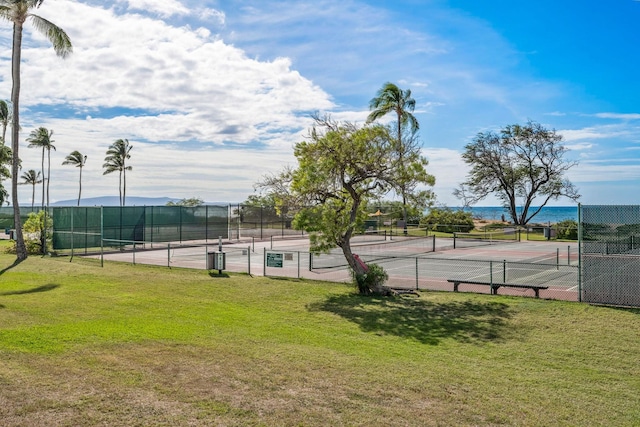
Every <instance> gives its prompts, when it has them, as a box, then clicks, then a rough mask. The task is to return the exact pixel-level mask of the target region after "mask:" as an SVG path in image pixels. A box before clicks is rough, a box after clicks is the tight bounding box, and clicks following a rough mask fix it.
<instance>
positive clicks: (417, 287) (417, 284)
mask: <svg viewBox="0 0 640 427" xmlns="http://www.w3.org/2000/svg"><path fill="white" fill-rule="evenodd" d="M418 289H420V285H419V282H418V257H416V291H417V290H418Z"/></svg>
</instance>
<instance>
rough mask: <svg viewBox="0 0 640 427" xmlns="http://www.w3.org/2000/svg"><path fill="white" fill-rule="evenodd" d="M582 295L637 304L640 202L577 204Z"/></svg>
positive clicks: (587, 298)
mask: <svg viewBox="0 0 640 427" xmlns="http://www.w3.org/2000/svg"><path fill="white" fill-rule="evenodd" d="M579 216H580V226H581V233H580V257H581V266H582V270H581V272H582V280H581V283H582V289H581V290H582V292H581V299H582V301H585V302H590V303H597V304H609V305H621V306H633V307H640V206H637V205H635V206H634V205H627V206H606V205H598V206H595V205H592V206H580V210H579Z"/></svg>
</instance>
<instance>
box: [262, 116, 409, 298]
mask: <svg viewBox="0 0 640 427" xmlns="http://www.w3.org/2000/svg"><path fill="white" fill-rule="evenodd" d="M315 119H316V123H315V126H314V127H313V128H312V129H311V131H310V135H309V137H308V138H307V140H306V141H303V142H299V143H297V144H296V145H295V148H294V154H295V156H296V158H297V160H298V168H297V169H285V170H284V171H283V172H282V173H281V174H280V175H277V176H272V177H269V178H266V179H265V181H263V183H261V185H260V186H261V187H263V188H267V189H268V190H270V191H271V192H273V193H276V194H278V196H277V197H275V198H276V199H278V200H283V201H287V204H289V205H291V204H292V203H295V204H296V206H297V213H296V215H295V217H294V220H293V226H294V227H295V228H297V229H303V230H305V231H307V232H308V233H309V238H310V242H311V250H312V251H313V252H326V251H329V250H330V249H332V248H334V247H339V248H341V249H342V252H343V254H344V256H345V259H346V260H347V262H348V264H349V266H350V267H351V269H352V270H353V271H354V272H355V274H363V273H365V271H366V267H365V266H363V265H362V264H361V263H359V262H358V261H357V260H356V257H355V256H354V254H353V253H352V250H351V242H350V241H351V237H352V236H353V234H354V231H356V230H357V229H358V228H359V227H360V226H362V224H364V220H365V219H366V218H367V212H366V207H367V202H368V201H369V200H374V199H378V198H380V197H381V196H382V195H384V194H386V193H387V192H388V191H389V190H390V189H391V188H392V187H393V182H394V179H395V177H396V169H395V168H396V166H397V164H398V163H397V162H398V151H397V150H396V149H395V148H396V147H395V144H394V139H393V137H392V136H391V135H390V134H389V129H388V128H386V127H384V126H381V125H368V126H364V127H359V126H356V125H354V124H352V123H338V122H334V121H331V120H330V119H328V118H324V119H320V118H317V117H316V118H315ZM416 173H419V171H416ZM370 291H371V292H374V293H384V291H383V290H382V289H380V288H377V289H370Z"/></svg>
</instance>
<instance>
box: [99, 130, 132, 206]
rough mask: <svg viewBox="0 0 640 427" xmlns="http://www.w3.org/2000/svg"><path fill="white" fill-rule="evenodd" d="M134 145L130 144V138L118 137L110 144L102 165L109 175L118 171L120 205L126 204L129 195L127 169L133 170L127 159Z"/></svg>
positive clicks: (105, 173)
mask: <svg viewBox="0 0 640 427" xmlns="http://www.w3.org/2000/svg"><path fill="white" fill-rule="evenodd" d="M132 148H133V146H132V145H131V144H129V140H128V139H117V140H115V141H114V142H113V144H111V145H110V146H109V149H108V150H107V155H106V157H105V158H104V164H103V165H102V167H103V169H104V172H103V173H102V174H103V175H107V174H110V173H113V172H118V189H119V191H120V206H124V205H125V199H126V195H127V171H130V170H132V167H131V166H127V160H129V159H130V158H131V154H130V153H131V149H132Z"/></svg>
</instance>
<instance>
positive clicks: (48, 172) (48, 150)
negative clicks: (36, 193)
mask: <svg viewBox="0 0 640 427" xmlns="http://www.w3.org/2000/svg"><path fill="white" fill-rule="evenodd" d="M49 184H51V148H48V149H47V209H48V208H49Z"/></svg>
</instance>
